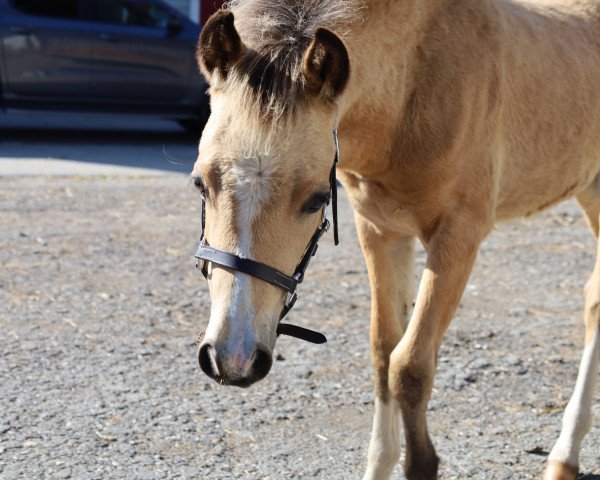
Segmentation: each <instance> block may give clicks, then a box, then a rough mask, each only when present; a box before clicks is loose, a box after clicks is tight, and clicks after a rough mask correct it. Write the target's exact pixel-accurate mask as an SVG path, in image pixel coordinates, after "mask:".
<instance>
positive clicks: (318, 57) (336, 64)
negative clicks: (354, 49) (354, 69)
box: [302, 27, 350, 100]
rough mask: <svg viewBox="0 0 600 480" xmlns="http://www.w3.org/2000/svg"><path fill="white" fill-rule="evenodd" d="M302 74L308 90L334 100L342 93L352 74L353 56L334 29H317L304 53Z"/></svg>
mask: <svg viewBox="0 0 600 480" xmlns="http://www.w3.org/2000/svg"><path fill="white" fill-rule="evenodd" d="M302 73H303V74H304V79H305V81H306V87H307V89H308V91H309V92H311V93H312V94H314V95H317V96H320V97H323V98H325V99H327V100H333V99H334V98H335V97H337V96H338V95H339V94H341V93H342V91H343V90H344V87H345V86H346V83H348V77H349V76H350V59H349V58H348V50H346V46H345V45H344V42H342V41H341V40H340V38H339V37H338V36H337V35H336V34H335V33H333V32H332V31H330V30H327V29H326V28H322V27H319V28H317V30H316V31H315V35H314V37H313V40H312V42H311V44H310V45H309V46H308V49H307V50H306V53H305V54H304V61H303V65H302Z"/></svg>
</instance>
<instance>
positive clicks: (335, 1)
mask: <svg viewBox="0 0 600 480" xmlns="http://www.w3.org/2000/svg"><path fill="white" fill-rule="evenodd" d="M363 2H364V0H304V1H302V0H281V1H273V0H232V1H231V2H229V3H227V4H226V7H227V8H229V9H231V10H232V11H233V13H234V16H235V25H236V29H237V30H238V32H239V34H240V36H241V38H242V41H243V42H244V44H245V45H246V47H247V48H246V51H245V53H244V55H243V56H242V58H241V59H240V60H239V61H238V62H237V63H236V65H235V67H234V68H233V69H232V71H231V72H230V74H229V75H228V77H227V79H226V81H225V84H224V85H223V88H224V89H225V90H229V91H235V94H236V97H237V98H244V99H246V102H248V103H250V104H251V105H247V106H248V107H252V106H257V107H258V108H259V109H260V111H261V113H262V114H263V117H264V118H265V119H268V120H269V121H270V122H272V123H278V121H279V120H281V119H284V120H288V119H289V118H290V117H292V116H293V114H294V113H295V112H296V110H297V107H298V106H299V105H300V104H302V103H303V101H304V100H305V99H306V95H305V91H304V87H305V85H304V79H303V76H302V58H303V55H304V52H305V51H306V49H307V48H308V46H309V45H310V42H311V41H312V38H313V36H314V33H315V30H316V29H317V28H318V27H325V28H328V29H330V30H332V31H334V32H336V34H338V35H340V36H344V35H347V34H348V33H349V31H350V29H351V26H352V24H353V23H354V22H356V21H358V20H360V18H361V14H362V11H363V8H364V7H363Z"/></svg>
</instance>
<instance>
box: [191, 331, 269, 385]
mask: <svg viewBox="0 0 600 480" xmlns="http://www.w3.org/2000/svg"><path fill="white" fill-rule="evenodd" d="M242 350H243V349H242ZM242 350H237V351H235V352H229V351H227V349H224V348H219V347H218V346H213V345H212V344H211V343H210V342H207V341H205V342H202V344H201V345H200V348H199V349H198V363H199V364H200V368H201V369H202V371H203V372H204V373H205V374H206V375H207V376H208V377H210V378H212V379H213V380H215V381H216V382H217V383H220V384H221V385H232V386H236V387H249V386H250V385H252V384H253V383H256V382H258V381H259V380H261V379H263V378H264V377H266V376H267V374H268V373H269V371H270V370H271V366H272V365H273V355H272V354H271V352H270V351H269V350H268V349H267V348H266V347H265V346H263V345H261V344H257V345H256V347H255V348H254V350H253V351H252V353H251V354H250V355H245V354H244V353H243V351H242Z"/></svg>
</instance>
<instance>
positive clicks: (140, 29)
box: [0, 0, 208, 118]
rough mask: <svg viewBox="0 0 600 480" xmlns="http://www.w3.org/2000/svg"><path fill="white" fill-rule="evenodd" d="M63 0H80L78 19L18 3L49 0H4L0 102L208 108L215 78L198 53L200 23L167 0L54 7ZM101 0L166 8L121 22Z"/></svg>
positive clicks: (180, 112) (177, 111)
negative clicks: (105, 12)
mask: <svg viewBox="0 0 600 480" xmlns="http://www.w3.org/2000/svg"><path fill="white" fill-rule="evenodd" d="M56 1H58V2H59V3H61V5H62V4H64V3H72V2H79V3H78V6H79V11H78V18H56V17H48V16H40V15H28V14H27V12H23V11H19V9H18V8H15V7H16V6H18V5H15V3H14V2H25V3H26V4H31V3H33V4H35V2H47V0H0V99H1V101H0V106H2V107H4V108H8V109H35V110H48V109H54V110H94V109H96V110H99V111H119V112H131V113H149V114H156V113H157V112H162V113H163V114H164V115H165V116H170V117H174V118H193V117H198V116H203V115H205V114H206V111H207V108H208V107H207V105H208V99H207V95H206V89H207V85H206V82H205V80H204V78H203V77H202V76H201V74H200V73H199V71H198V69H197V67H196V64H195V54H194V51H195V45H196V41H197V39H198V35H199V32H200V27H199V26H198V25H197V24H195V23H193V22H192V21H191V20H189V19H188V18H186V17H184V16H183V15H182V14H180V13H179V12H177V11H176V10H174V9H172V8H171V7H169V6H168V5H166V4H165V3H164V2H162V1H161V0H53V2H48V4H50V3H51V4H53V7H52V8H54V6H56ZM99 3H104V4H105V6H106V4H116V5H118V6H119V7H122V6H123V4H125V6H127V7H129V8H138V7H139V8H144V9H146V10H148V8H151V9H152V10H151V12H152V14H155V13H156V12H158V13H159V15H158V17H156V18H155V20H157V21H156V22H155V23H154V24H149V22H146V23H144V22H137V23H135V22H133V23H131V22H129V23H125V24H118V23H117V22H113V21H110V20H111V19H110V18H106V17H104V18H102V17H99V16H98V14H97V12H96V8H97V5H98V4H99ZM39 5H44V7H45V6H46V5H47V4H46V3H39ZM63 6H64V5H63ZM113 6H114V5H113ZM49 8H50V7H49ZM59 10H60V9H59Z"/></svg>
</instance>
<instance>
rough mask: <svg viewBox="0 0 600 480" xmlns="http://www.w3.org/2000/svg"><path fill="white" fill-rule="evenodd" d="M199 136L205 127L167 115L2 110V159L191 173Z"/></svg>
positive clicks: (0, 126) (0, 127) (0, 139)
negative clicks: (184, 124)
mask: <svg viewBox="0 0 600 480" xmlns="http://www.w3.org/2000/svg"><path fill="white" fill-rule="evenodd" d="M199 138H200V133H199V132H198V133H189V132H187V131H185V130H184V129H182V128H181V127H179V125H178V124H177V123H176V122H174V121H167V120H161V119H148V118H143V117H122V116H108V115H102V116H94V115H91V114H85V115H74V114H73V115H71V114H70V115H51V114H48V115H46V114H44V115H39V114H38V115H33V114H2V115H0V152H1V153H0V160H6V159H11V160H12V159H58V160H70V161H77V162H86V163H96V164H102V165H118V166H126V167H136V168H149V169H153V170H163V171H168V172H180V173H189V172H190V171H191V170H192V167H193V164H194V161H195V160H196V156H197V148H198V147H197V144H198V139H199Z"/></svg>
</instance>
